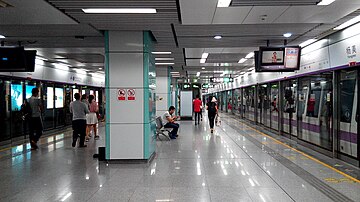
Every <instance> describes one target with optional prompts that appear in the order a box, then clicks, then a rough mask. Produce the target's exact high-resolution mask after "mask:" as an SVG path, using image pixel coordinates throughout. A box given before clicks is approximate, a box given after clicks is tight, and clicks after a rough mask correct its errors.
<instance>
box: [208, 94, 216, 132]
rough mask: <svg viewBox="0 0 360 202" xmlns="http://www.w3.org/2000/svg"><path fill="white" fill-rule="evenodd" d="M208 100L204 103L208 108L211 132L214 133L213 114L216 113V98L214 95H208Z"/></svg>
mask: <svg viewBox="0 0 360 202" xmlns="http://www.w3.org/2000/svg"><path fill="white" fill-rule="evenodd" d="M209 100H210V101H209V102H208V103H207V104H206V109H207V110H208V117H209V124H210V130H211V133H214V125H215V123H214V122H215V116H216V114H217V113H218V107H217V104H216V102H217V100H216V98H215V97H212V96H210V99H209Z"/></svg>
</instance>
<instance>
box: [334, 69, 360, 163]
mask: <svg viewBox="0 0 360 202" xmlns="http://www.w3.org/2000/svg"><path fill="white" fill-rule="evenodd" d="M339 79H340V82H339V87H338V90H339V94H338V116H337V120H338V123H337V124H338V131H337V137H338V139H337V145H338V146H337V147H338V148H337V150H338V152H339V153H340V154H344V155H346V156H349V157H350V158H352V159H357V161H358V160H359V149H358V144H359V102H358V99H359V87H358V86H359V71H358V70H357V69H350V70H341V71H340V78H339ZM358 163H359V161H358Z"/></svg>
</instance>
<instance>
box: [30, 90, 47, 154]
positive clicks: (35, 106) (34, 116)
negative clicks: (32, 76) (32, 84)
mask: <svg viewBox="0 0 360 202" xmlns="http://www.w3.org/2000/svg"><path fill="white" fill-rule="evenodd" d="M31 94H32V96H31V97H30V98H29V99H28V101H27V102H28V104H29V105H30V108H31V112H30V114H31V117H30V122H29V133H30V134H29V138H30V145H31V149H32V150H35V149H38V146H37V142H38V141H39V139H40V137H41V135H42V132H43V123H42V119H41V112H42V111H43V110H44V107H43V105H42V102H41V100H40V98H39V89H38V88H33V89H32V90H31ZM34 132H35V135H34Z"/></svg>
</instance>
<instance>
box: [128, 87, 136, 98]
mask: <svg viewBox="0 0 360 202" xmlns="http://www.w3.org/2000/svg"><path fill="white" fill-rule="evenodd" d="M127 95H128V100H135V90H134V89H128V90H127Z"/></svg>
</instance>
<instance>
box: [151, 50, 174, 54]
mask: <svg viewBox="0 0 360 202" xmlns="http://www.w3.org/2000/svg"><path fill="white" fill-rule="evenodd" d="M151 53H152V54H156V55H170V54H171V52H170V51H169V52H151Z"/></svg>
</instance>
